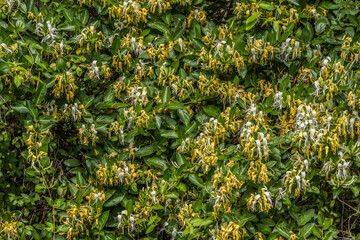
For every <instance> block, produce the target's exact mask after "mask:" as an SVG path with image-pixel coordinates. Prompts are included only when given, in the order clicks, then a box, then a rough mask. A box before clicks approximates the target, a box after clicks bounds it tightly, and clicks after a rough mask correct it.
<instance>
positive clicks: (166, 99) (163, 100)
mask: <svg viewBox="0 0 360 240" xmlns="http://www.w3.org/2000/svg"><path fill="white" fill-rule="evenodd" d="M170 94H171V90H170V87H169V86H166V87H165V88H164V91H163V92H162V96H161V103H164V104H168V103H169V100H170Z"/></svg>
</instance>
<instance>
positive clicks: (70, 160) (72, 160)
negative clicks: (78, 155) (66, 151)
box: [64, 158, 81, 167]
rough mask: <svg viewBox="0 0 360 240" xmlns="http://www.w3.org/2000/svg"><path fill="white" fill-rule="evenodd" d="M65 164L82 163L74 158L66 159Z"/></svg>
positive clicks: (76, 165) (69, 165) (74, 165)
mask: <svg viewBox="0 0 360 240" xmlns="http://www.w3.org/2000/svg"><path fill="white" fill-rule="evenodd" d="M64 164H65V166H68V167H78V166H80V165H81V162H80V161H79V160H77V159H74V158H72V159H68V160H66V161H64Z"/></svg>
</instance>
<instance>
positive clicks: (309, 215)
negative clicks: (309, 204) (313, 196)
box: [297, 209, 315, 226]
mask: <svg viewBox="0 0 360 240" xmlns="http://www.w3.org/2000/svg"><path fill="white" fill-rule="evenodd" d="M314 216H315V210H314V209H309V210H307V211H306V212H304V213H302V214H301V216H300V217H299V218H298V219H297V221H298V224H299V226H303V225H305V224H306V223H308V222H309V221H310V220H311V218H313V217H314Z"/></svg>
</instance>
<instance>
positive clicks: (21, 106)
mask: <svg viewBox="0 0 360 240" xmlns="http://www.w3.org/2000/svg"><path fill="white" fill-rule="evenodd" d="M10 107H11V108H12V109H13V110H14V111H16V112H19V113H29V109H28V108H27V107H26V106H25V102H18V103H16V105H11V106H10Z"/></svg>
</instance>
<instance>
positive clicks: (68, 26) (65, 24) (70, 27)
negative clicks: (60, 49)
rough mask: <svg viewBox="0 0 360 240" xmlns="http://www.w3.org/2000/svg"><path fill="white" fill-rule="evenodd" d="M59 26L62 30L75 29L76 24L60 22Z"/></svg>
mask: <svg viewBox="0 0 360 240" xmlns="http://www.w3.org/2000/svg"><path fill="white" fill-rule="evenodd" d="M58 28H59V30H62V31H75V26H74V25H70V24H67V23H63V24H60V25H59V26H58Z"/></svg>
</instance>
